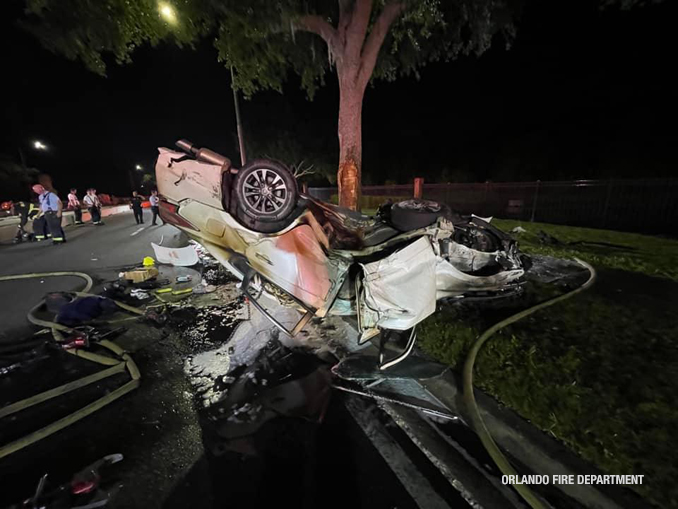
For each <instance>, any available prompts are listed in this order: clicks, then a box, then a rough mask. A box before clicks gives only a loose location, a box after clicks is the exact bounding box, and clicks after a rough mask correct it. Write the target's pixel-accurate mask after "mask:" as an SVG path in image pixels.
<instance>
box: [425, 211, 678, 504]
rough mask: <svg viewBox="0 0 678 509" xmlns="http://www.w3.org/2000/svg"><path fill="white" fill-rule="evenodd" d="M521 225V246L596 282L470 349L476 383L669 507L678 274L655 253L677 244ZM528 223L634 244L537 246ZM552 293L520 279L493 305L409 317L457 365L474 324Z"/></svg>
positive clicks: (675, 496) (675, 491) (677, 413)
mask: <svg viewBox="0 0 678 509" xmlns="http://www.w3.org/2000/svg"><path fill="white" fill-rule="evenodd" d="M497 224H498V225H499V226H500V227H501V228H502V229H511V228H512V227H513V226H516V225H518V223H517V222H513V221H497ZM523 227H524V228H526V229H527V230H528V232H527V233H523V234H521V236H520V243H521V248H522V249H523V250H524V251H527V252H531V253H539V254H548V255H555V256H561V257H564V256H567V257H571V256H573V255H574V256H578V257H580V258H582V259H585V260H587V261H589V262H591V263H592V264H593V265H594V266H595V267H596V268H597V269H599V270H600V273H599V280H598V282H597V283H596V285H594V287H593V288H591V289H590V290H588V291H587V292H585V293H584V294H581V295H579V296H577V297H575V298H573V299H572V300H569V301H566V302H565V303H562V304H559V305H556V306H555V307H553V308H549V309H547V310H544V311H540V312H539V313H537V314H535V315H532V316H531V317H529V318H527V319H525V320H523V321H521V322H518V323H516V324H514V325H512V326H510V327H508V328H506V329H504V330H503V331H501V332H500V333H498V334H497V335H496V336H495V337H493V338H492V339H491V340H490V341H489V342H488V343H487V344H486V345H485V347H484V348H483V350H482V351H481V353H480V355H479V357H478V360H477V363H476V372H475V373H476V378H475V382H476V385H477V386H478V387H480V388H481V389H482V390H484V391H485V392H486V393H488V394H490V395H492V396H493V397H495V398H496V399H497V400H499V401H500V402H501V403H503V404H505V405H507V406H509V407H511V408H512V409H514V410H515V411H516V412H518V413H519V414H520V415H522V416H523V417H524V418H526V419H528V420H530V421H531V422H532V423H533V424H534V425H535V426H537V427H539V428H540V429H542V430H544V431H545V432H547V433H550V434H552V435H553V436H555V437H557V438H558V439H559V440H561V441H562V442H564V443H565V444H567V445H568V446H569V447H570V448H571V449H572V450H574V451H575V452H577V453H578V454H579V455H580V456H581V457H583V458H585V459H586V460H588V461H591V462H592V463H594V464H595V465H597V466H598V467H599V468H600V469H601V470H603V471H604V472H608V473H612V474H644V475H645V476H646V477H645V478H644V484H643V485H639V486H635V487H634V488H635V489H637V491H638V492H639V493H641V494H642V495H644V496H645V497H646V498H647V499H648V500H651V501H653V502H654V503H656V504H658V505H659V506H660V507H678V485H677V484H676V483H675V479H676V477H678V463H677V462H676V461H675V458H674V450H675V448H676V445H678V443H677V442H678V441H676V439H675V438H674V432H675V430H676V429H678V405H676V403H675V398H676V395H677V394H678V320H676V317H675V309H674V306H675V302H676V300H677V299H678V283H676V282H675V280H676V279H678V272H677V270H676V268H675V267H671V266H670V265H669V264H668V262H667V261H666V258H669V259H670V258H673V259H674V260H675V257H676V253H677V252H678V243H676V242H675V241H671V240H664V239H659V238H653V237H644V236H642V235H634V234H627V233H618V232H606V231H600V230H590V229H585V228H569V227H566V226H553V225H542V224H531V223H528V224H524V225H523ZM539 229H543V230H544V231H547V232H548V233H550V234H551V235H554V236H556V237H557V238H559V239H560V240H563V241H569V240H581V239H596V240H603V241H605V242H611V243H618V244H625V245H628V246H630V247H636V248H637V249H636V250H635V251H633V252H632V253H626V254H624V255H623V256H622V255H620V254H619V253H615V252H609V251H607V250H598V249H588V248H585V247H578V248H577V249H575V250H571V249H566V248H554V247H544V246H542V245H540V244H539V243H538V240H537V238H536V231H539ZM608 269H621V270H624V271H626V272H619V271H618V270H608ZM638 273H641V274H642V275H641V274H638ZM648 275H651V276H655V277H646V276H648ZM656 276H662V277H661V278H660V277H656ZM560 291H562V289H558V288H555V287H553V286H545V285H537V284H532V285H531V286H529V287H528V289H527V291H526V294H525V296H524V297H523V298H522V299H521V301H519V302H518V301H517V302H513V303H512V304H511V305H510V306H507V307H505V308H503V309H502V308H493V309H490V308H487V307H485V308H483V307H481V306H480V305H475V306H470V305H465V306H460V305H456V306H445V305H443V306H442V307H441V310H440V311H439V312H438V313H436V314H435V315H433V316H432V317H430V318H429V319H427V320H426V321H424V323H422V324H421V326H420V333H419V337H420V343H419V344H420V346H421V348H422V349H423V350H424V351H425V352H427V353H428V354H429V355H431V356H432V357H434V358H436V359H438V360H440V361H442V362H446V363H448V364H449V365H451V366H452V367H453V368H455V369H457V370H459V371H461V368H462V366H463V363H464V360H465V357H466V354H467V352H468V350H469V348H470V346H471V345H472V343H473V342H474V341H475V339H476V338H477V337H478V335H479V334H480V332H482V331H483V330H484V329H486V328H487V327H489V326H490V325H492V324H493V323H495V322H497V321H499V320H500V319H502V318H504V317H505V316H508V315H509V314H513V313H514V312H517V311H518V310H520V309H524V308H526V307H528V306H530V305H531V304H533V303H536V302H538V301H541V300H544V299H545V298H547V297H549V296H551V295H554V294H555V293H558V292H560Z"/></svg>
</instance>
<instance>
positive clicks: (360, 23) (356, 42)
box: [346, 0, 372, 61]
mask: <svg viewBox="0 0 678 509" xmlns="http://www.w3.org/2000/svg"><path fill="white" fill-rule="evenodd" d="M371 13H372V0H355V5H354V6H353V12H352V14H351V20H350V23H349V24H348V26H347V28H346V55H347V57H348V58H349V60H352V59H354V58H355V59H356V61H358V59H359V58H360V52H361V50H362V47H363V43H364V42H365V35H366V34H367V26H368V25H369V23H370V14H371Z"/></svg>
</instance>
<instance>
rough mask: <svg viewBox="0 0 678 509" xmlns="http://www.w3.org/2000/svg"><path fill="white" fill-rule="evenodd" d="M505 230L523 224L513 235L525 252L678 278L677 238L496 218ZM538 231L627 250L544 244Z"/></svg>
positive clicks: (497, 223)
mask: <svg viewBox="0 0 678 509" xmlns="http://www.w3.org/2000/svg"><path fill="white" fill-rule="evenodd" d="M493 224H496V225H497V226H498V227H499V228H501V229H502V230H504V231H510V230H512V229H513V228H515V227H516V226H522V227H523V228H525V229H526V230H527V232H525V233H520V234H518V235H516V238H517V239H518V243H519V244H520V248H521V250H522V251H524V252H526V253H528V254H542V255H548V256H556V257H560V258H572V257H573V256H577V257H579V258H581V259H582V260H585V261H587V262H589V263H591V264H592V265H594V266H596V267H604V268H609V269H621V270H628V271H632V272H640V273H642V274H647V275H648V276H659V277H665V278H669V279H673V280H674V281H678V240H671V239H664V238H661V237H652V236H648V235H640V234H638V233H624V232H615V231H611V230H596V229H593V228H578V227H573V226H563V225H553V224H544V223H528V222H521V221H512V220H505V219H495V220H493ZM540 230H543V231H544V232H546V233H548V234H549V235H552V236H554V237H556V238H557V239H558V240H560V241H562V242H576V241H588V242H606V243H609V244H617V245H620V246H626V247H627V248H629V249H628V250H622V249H614V248H609V247H598V248H596V247H593V246H590V245H587V246H562V247H561V246H546V245H543V244H542V243H541V242H540V241H539V237H538V233H539V231H540Z"/></svg>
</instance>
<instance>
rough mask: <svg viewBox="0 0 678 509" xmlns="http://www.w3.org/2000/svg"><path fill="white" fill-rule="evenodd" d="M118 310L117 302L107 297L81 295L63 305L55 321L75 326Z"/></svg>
mask: <svg viewBox="0 0 678 509" xmlns="http://www.w3.org/2000/svg"><path fill="white" fill-rule="evenodd" d="M117 310H118V307H117V305H116V304H115V302H114V301H112V300H111V299H107V298H106V297H98V296H96V297H80V298H77V299H75V300H73V301H72V302H69V303H68V304H65V305H64V306H62V308H61V309H60V310H59V313H58V314H57V316H56V320H55V321H56V322H57V323H60V324H61V325H66V326H67V327H74V326H76V325H80V324H82V323H86V322H89V321H91V320H94V319H95V318H99V317H100V316H102V315H105V314H109V313H112V312H114V311H117Z"/></svg>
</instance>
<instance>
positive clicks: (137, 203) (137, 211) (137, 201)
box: [129, 191, 144, 224]
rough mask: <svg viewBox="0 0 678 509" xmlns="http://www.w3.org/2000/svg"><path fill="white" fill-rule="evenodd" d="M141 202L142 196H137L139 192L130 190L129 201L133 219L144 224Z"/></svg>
mask: <svg viewBox="0 0 678 509" xmlns="http://www.w3.org/2000/svg"><path fill="white" fill-rule="evenodd" d="M142 202H143V197H142V196H139V193H137V192H136V191H132V200H131V201H130V204H129V206H130V208H131V209H132V211H133V212H134V219H135V220H136V222H137V224H144V210H143V209H142V208H141V203H142Z"/></svg>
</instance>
